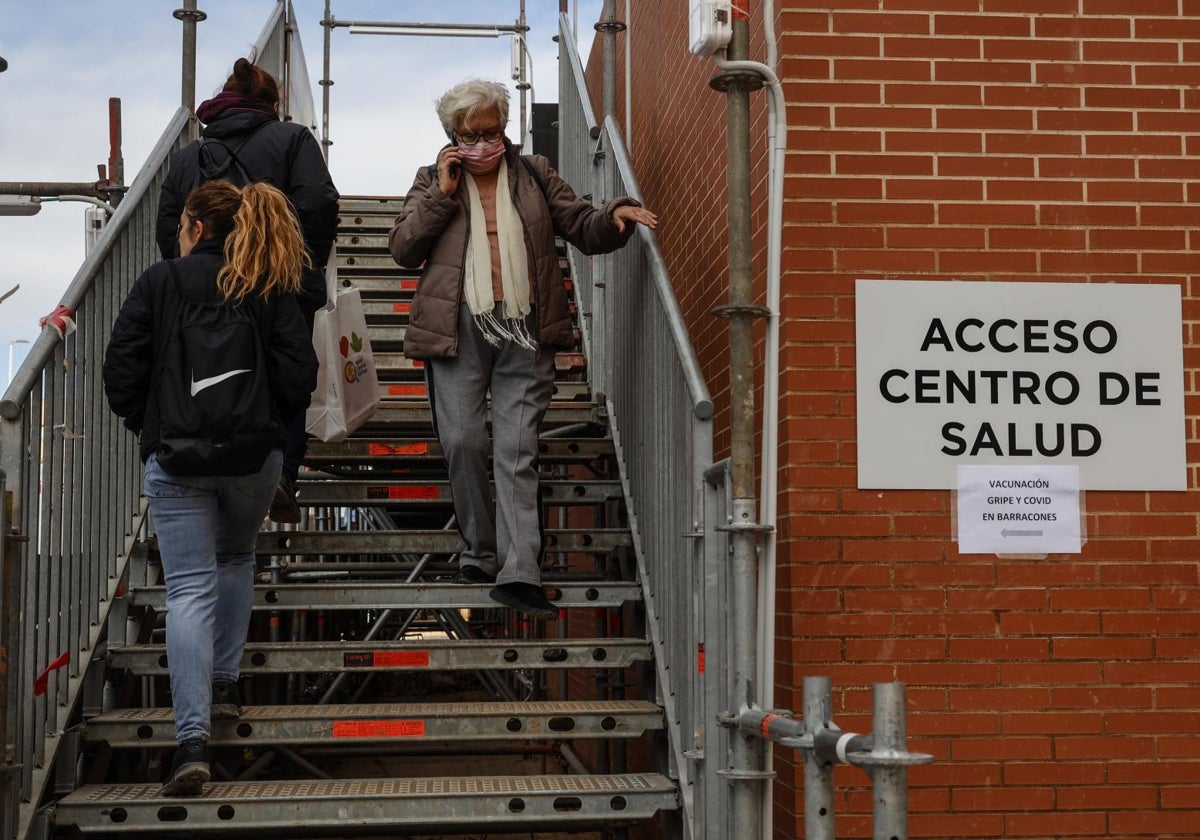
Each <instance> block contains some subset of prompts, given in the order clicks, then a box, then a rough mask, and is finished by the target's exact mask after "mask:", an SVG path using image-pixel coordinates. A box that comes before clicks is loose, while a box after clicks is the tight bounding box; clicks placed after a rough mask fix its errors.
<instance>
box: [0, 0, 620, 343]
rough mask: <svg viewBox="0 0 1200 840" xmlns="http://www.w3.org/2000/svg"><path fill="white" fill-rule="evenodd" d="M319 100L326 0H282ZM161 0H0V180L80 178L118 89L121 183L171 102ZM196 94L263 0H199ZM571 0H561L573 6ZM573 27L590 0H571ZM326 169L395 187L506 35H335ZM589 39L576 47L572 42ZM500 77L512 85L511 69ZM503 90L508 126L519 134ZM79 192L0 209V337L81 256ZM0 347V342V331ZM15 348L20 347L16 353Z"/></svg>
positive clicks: (174, 98) (372, 10) (420, 160)
mask: <svg viewBox="0 0 1200 840" xmlns="http://www.w3.org/2000/svg"><path fill="white" fill-rule="evenodd" d="M293 4H294V7H295V9H296V15H297V23H298V30H299V34H300V38H301V41H302V43H303V46H304V51H305V55H306V58H307V61H308V66H309V75H310V78H311V79H312V82H313V86H312V87H313V96H314V99H315V101H316V103H317V109H318V112H319V111H320V108H321V88H320V87H319V86H318V85H317V81H318V80H319V79H320V76H321V70H322V57H323V56H322V53H323V50H322V39H323V35H324V31H323V29H322V27H321V25H320V21H321V18H322V17H323V15H324V2H323V0H293ZM180 5H182V4H178V3H175V4H170V3H163V2H160V0H106V2H104V3H103V4H99V5H98V4H96V3H95V2H94V0H55V2H53V3H46V2H42V3H5V4H3V5H0V55H3V56H4V57H5V58H6V59H7V60H8V61H9V65H10V66H9V69H8V70H7V71H6V72H4V73H3V74H0V102H3V103H4V112H3V115H2V116H0V181H92V180H95V179H96V175H97V173H96V165H97V164H100V163H105V162H106V161H107V159H108V99H109V97H112V96H116V97H120V99H121V104H122V123H123V155H124V160H125V173H126V179H127V180H132V179H133V177H134V176H135V175H136V174H137V172H138V170H139V169H140V167H141V165H142V163H143V162H144V161H145V158H146V156H147V154H148V153H149V152H150V150H151V149H152V148H153V146H154V144H155V143H156V142H157V140H158V138H159V136H160V135H161V133H162V130H163V128H164V127H165V126H166V124H167V121H168V120H169V119H170V117H171V115H172V114H173V113H174V111H175V109H176V108H177V107H178V104H179V100H180V64H181V48H180V45H181V41H182V25H181V24H180V22H179V21H177V20H175V19H174V17H173V16H172V14H171V12H172V10H173V9H174V8H177V7H178V6H180ZM197 5H198V6H199V8H200V9H201V10H203V11H204V12H205V13H206V14H207V15H208V19H207V20H205V21H203V22H202V23H200V24H199V25H198V26H197V85H196V88H197V93H196V96H197V100H198V101H199V100H203V99H205V98H207V97H208V96H210V95H212V94H213V93H214V92H216V91H217V90H219V89H220V85H221V83H222V82H223V81H224V79H225V77H226V76H227V74H228V72H229V69H230V67H231V65H232V63H233V60H234V59H235V58H237V57H238V56H239V55H243V54H245V52H246V51H247V50H248V48H249V47H250V46H251V45H252V44H253V42H254V41H255V39H256V38H257V37H258V34H259V32H260V31H261V29H262V26H263V23H264V22H265V21H266V19H267V17H268V15H269V14H270V13H271V11H272V10H273V9H274V8H275V0H200V2H199V3H198V4H197ZM574 5H575V0H572V6H574ZM578 5H579V21H580V33H581V35H582V36H583V37H582V40H583V41H584V42H585V44H590V42H591V36H592V31H591V26H590V23H591V22H592V21H595V20H596V19H598V17H599V15H600V9H601V5H602V3H601V0H579V2H578ZM518 9H519V5H518V2H516V0H507V2H500V1H499V0H457V1H456V2H454V3H446V2H443V1H442V0H439V2H405V3H402V4H397V3H395V2H388V0H335V2H334V3H333V14H334V16H335V18H337V19H339V20H351V19H354V20H391V21H395V20H398V19H399V17H398V16H399V15H402V16H403V19H405V20H407V21H410V22H411V21H429V22H439V23H448V22H460V23H512V22H515V20H516V17H517V14H518ZM526 14H527V17H528V20H529V23H530V26H531V27H532V31H531V32H530V33H529V46H530V49H531V51H532V52H533V53H534V60H533V68H534V78H533V82H534V85H535V88H536V93H537V98H538V100H539V101H555V100H556V98H557V57H556V56H557V46H556V45H555V44H554V43H552V42H551V38H552V36H554V35H555V34H556V32H557V29H556V27H557V18H558V3H557V2H556V0H527V2H526ZM331 40H332V44H333V45H332V51H331V72H330V76H331V78H332V79H333V80H334V85H333V87H332V88H331V90H330V98H331V105H330V139H331V140H333V141H334V145H333V146H332V147H331V149H330V169H331V171H332V173H333V176H334V181H335V183H337V185H338V187H339V189H340V190H341V191H342V192H343V193H344V194H369V195H396V194H399V195H402V194H403V193H404V192H406V191H407V189H408V187H409V185H410V184H411V183H412V178H413V175H414V173H415V171H416V169H417V167H419V166H421V165H424V164H427V163H429V162H431V161H432V160H433V157H434V155H435V154H436V152H437V149H438V148H439V147H440V145H441V144H442V142H444V140H443V135H442V133H441V128H440V126H439V125H438V122H437V118H436V116H435V115H434V110H433V102H434V99H435V98H436V97H437V96H438V95H439V94H440V93H441V92H442V91H444V90H445V89H446V88H448V87H450V86H451V85H453V84H454V83H456V82H458V81H461V80H462V79H464V78H467V77H470V76H481V77H485V78H493V79H498V80H504V81H508V80H509V78H508V77H509V65H510V50H509V40H508V39H507V38H503V39H498V40H495V41H493V40H490V39H457V38H456V39H448V38H411V37H391V36H368V35H351V34H350V33H349V32H348V31H347V30H346V29H344V28H335V29H334V30H333V32H332V39H331ZM586 53H587V50H586V47H585V48H584V54H585V55H586ZM510 84H512V83H511V82H510ZM515 105H516V96H515V94H514V108H513V122H512V123H511V124H510V134H512V135H513V136H514V137H515V135H516V133H517V130H518V129H517V123H516V107H515ZM83 214H84V205H82V204H61V205H51V204H47V205H46V206H44V207H43V209H42V211H41V213H40V214H39V215H37V216H35V217H32V218H9V217H0V294H2V293H3V292H5V291H7V290H8V289H10V288H12V287H13V286H14V285H16V284H17V283H20V285H21V289H20V291H18V292H17V293H16V294H15V295H13V296H12V297H11V298H9V299H8V300H6V301H4V302H3V303H0V342H3V343H8V342H11V341H13V340H14V339H33V338H36V336H37V334H38V332H39V329H38V326H37V320H38V318H39V317H41V316H42V315H45V314H46V313H47V312H49V311H50V310H51V309H53V308H54V306H55V305H57V303H58V300H59V297H60V296H61V294H62V292H63V291H64V290H65V289H66V287H67V285H68V283H69V282H70V281H71V279H72V278H73V277H74V275H75V272H76V270H77V269H78V268H79V265H80V263H81V262H82V261H83V258H84V246H83ZM0 346H3V344H0ZM18 352H19V351H18Z"/></svg>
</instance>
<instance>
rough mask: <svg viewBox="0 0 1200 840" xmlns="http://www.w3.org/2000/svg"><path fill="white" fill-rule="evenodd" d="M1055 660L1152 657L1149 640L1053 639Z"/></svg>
mask: <svg viewBox="0 0 1200 840" xmlns="http://www.w3.org/2000/svg"><path fill="white" fill-rule="evenodd" d="M1053 645H1054V658H1055V659H1096V660H1104V659H1109V660H1112V659H1149V658H1150V657H1151V656H1153V650H1152V645H1151V642H1150V640H1149V639H1120V638H1112V637H1110V636H1106V637H1092V638H1058V639H1054V641H1053Z"/></svg>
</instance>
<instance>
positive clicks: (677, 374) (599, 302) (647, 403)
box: [559, 15, 733, 840]
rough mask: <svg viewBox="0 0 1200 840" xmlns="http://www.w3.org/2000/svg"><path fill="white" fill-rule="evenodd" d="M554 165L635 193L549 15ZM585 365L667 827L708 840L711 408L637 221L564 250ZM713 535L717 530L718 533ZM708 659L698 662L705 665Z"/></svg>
mask: <svg viewBox="0 0 1200 840" xmlns="http://www.w3.org/2000/svg"><path fill="white" fill-rule="evenodd" d="M559 68H560V82H559V172H560V174H561V175H562V176H563V177H564V178H565V179H566V180H567V181H568V183H570V184H571V185H572V187H573V188H574V190H575V191H576V193H578V194H580V195H583V196H586V197H589V198H590V199H591V200H592V202H593V204H596V205H600V204H602V203H603V202H604V201H606V200H609V199H612V198H615V197H617V196H623V195H629V196H633V197H635V198H639V199H640V198H641V195H640V190H639V188H638V184H637V180H636V178H635V177H634V174H633V167H632V164H631V162H630V159H629V155H628V153H627V152H626V150H625V147H624V144H623V143H622V141H621V137H620V131H619V128H618V126H617V125H616V123H615V122H614V121H612V120H611V119H610V120H608V121H606V122H605V124H604V125H602V126H598V125H597V124H596V122H595V119H594V113H593V111H592V108H591V103H590V100H589V99H588V95H587V86H586V83H585V80H584V71H583V66H582V64H581V62H580V61H579V56H578V54H577V52H576V50H575V46H574V40H573V38H572V36H571V28H570V24H569V23H568V22H567V19H566V16H565V15H563V16H560V18H559ZM571 267H572V280H573V282H574V285H575V290H576V294H577V296H578V300H579V306H580V312H581V314H582V316H583V317H582V318H581V329H582V332H583V338H584V347H585V350H586V351H587V354H588V374H589V377H590V378H591V380H592V384H593V388H594V390H595V391H596V392H597V393H598V394H601V395H602V396H603V399H604V400H605V406H606V408H607V415H608V420H609V427H610V431H611V433H612V437H613V443H614V446H615V448H616V452H617V463H618V467H619V469H620V475H621V483H622V485H623V487H624V490H625V499H626V509H627V512H628V515H629V520H630V528H631V531H632V533H633V541H634V553H635V556H636V559H637V573H638V578H639V583H640V584H641V586H642V589H643V592H644V593H645V597H644V598H643V599H642V605H643V608H644V610H645V613H646V621H645V624H646V629H647V635H648V636H649V639H650V642H651V645H652V646H653V649H654V654H655V665H656V673H657V678H658V685H659V687H658V692H657V699H658V701H659V702H660V703H661V704H662V705H663V707H664V711H665V715H664V717H665V719H666V722H667V732H668V740H669V743H670V749H669V751H668V753H667V755H666V756H665V760H666V762H667V764H668V765H669V772H670V774H671V775H672V776H673V777H675V778H677V779H678V781H679V791H680V799H681V803H682V806H683V808H682V814H681V815H680V816H679V817H678V818H679V819H680V820H681V821H682V822H681V824H678V825H674V826H672V827H671V828H669V829H664V834H666V835H667V836H685V837H693V838H701V837H703V838H706V840H709V838H712V839H713V840H715V838H717V837H726V836H733V835H730V834H722V833H721V830H722V828H723V827H724V826H723V824H722V822H721V820H720V819H718V818H717V815H719V814H720V813H721V811H722V803H723V802H724V801H726V798H725V796H724V793H723V791H724V789H725V788H726V787H728V786H727V785H725V784H724V783H723V782H722V780H721V779H720V778H719V776H718V775H717V771H718V770H719V769H721V768H723V767H724V766H725V765H724V759H723V756H722V755H720V753H721V744H724V743H727V742H728V737H727V734H726V731H725V730H724V729H723V728H722V727H720V726H718V724H717V715H718V713H719V712H720V711H721V710H722V708H723V707H724V706H725V705H726V704H727V700H726V698H725V696H724V694H725V687H724V677H723V676H722V675H723V674H724V673H725V670H726V665H725V662H724V660H725V657H726V653H725V643H724V638H723V633H722V627H724V626H725V623H726V607H727V605H726V602H725V600H724V599H723V598H721V597H720V591H721V590H720V574H719V569H720V565H721V563H722V558H721V557H719V556H717V554H716V552H717V551H718V550H719V546H720V540H719V539H718V538H711V537H710V535H712V534H713V533H714V532H713V531H712V523H710V522H709V521H708V518H709V517H710V516H711V515H712V514H711V513H710V511H709V508H711V509H712V510H713V511H716V510H718V508H717V507H716V506H713V505H711V504H709V501H708V496H709V495H710V494H709V493H708V491H707V489H706V488H707V487H708V485H707V484H706V482H705V472H706V470H709V469H710V466H711V464H712V416H713V404H712V399H711V397H710V396H709V391H708V387H707V385H706V384H705V381H704V377H703V374H702V373H701V369H700V365H699V362H698V361H697V358H696V354H695V351H694V350H693V349H692V346H691V341H690V339H689V337H688V332H687V328H686V325H685V323H684V320H683V315H682V311H681V309H680V307H679V304H678V301H677V299H676V297H675V292H674V288H673V286H672V283H671V278H670V275H669V272H668V270H667V266H666V262H665V260H664V259H663V256H662V253H661V251H660V250H659V248H658V240H657V238H656V237H655V235H654V233H653V232H652V231H650V230H647V229H646V228H644V227H641V226H639V230H638V232H637V234H636V235H635V236H634V237H633V238H631V239H630V241H629V242H628V243H627V244H626V246H625V247H624V248H622V249H620V250H618V251H615V252H613V253H611V254H606V255H604V256H597V257H588V256H586V255H584V254H581V253H579V252H578V251H575V250H572V252H571ZM718 536H719V535H718ZM706 662H707V663H711V664H707V665H706Z"/></svg>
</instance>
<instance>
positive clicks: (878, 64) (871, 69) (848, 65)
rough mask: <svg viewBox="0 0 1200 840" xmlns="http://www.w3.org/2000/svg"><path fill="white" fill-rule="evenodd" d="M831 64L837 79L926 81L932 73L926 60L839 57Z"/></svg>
mask: <svg viewBox="0 0 1200 840" xmlns="http://www.w3.org/2000/svg"><path fill="white" fill-rule="evenodd" d="M833 66H834V78H836V79H838V80H844V79H855V80H874V81H909V82H928V81H929V80H930V77H931V75H932V74H931V68H930V64H929V62H928V61H903V60H899V61H898V60H895V59H879V58H852V59H839V60H837V61H835V62H834V65H833Z"/></svg>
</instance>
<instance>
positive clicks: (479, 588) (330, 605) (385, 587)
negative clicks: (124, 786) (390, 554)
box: [129, 566, 642, 610]
mask: <svg viewBox="0 0 1200 840" xmlns="http://www.w3.org/2000/svg"><path fill="white" fill-rule="evenodd" d="M334 568H336V566H335V567H334ZM490 589H491V586H490V585H487V584H483V585H466V584H458V583H391V582H388V581H381V582H371V583H337V584H316V583H314V584H308V583H286V584H278V585H270V584H258V585H256V586H255V587H254V605H253V608H254V609H256V610H361V609H374V610H387V609H396V610H437V609H455V610H457V609H505V607H502V606H500V605H499V604H497V603H496V602H495V601H493V600H492V599H491V598H489V597H488V591H489V590H490ZM546 597H547V598H549V599H550V600H551V601H554V602H555V603H556V604H557V605H558V606H559V607H560V608H562V609H569V608H572V607H619V606H621V605H622V604H625V603H627V602H630V601H638V600H640V599H641V597H642V592H641V589H640V587H639V586H638V584H636V583H620V582H616V581H613V582H605V583H559V584H553V585H550V586H547V587H546ZM129 601H130V604H131V605H133V606H136V607H152V608H154V609H156V610H163V609H166V606H167V591H166V587H163V586H144V587H137V588H131V589H130V591H129Z"/></svg>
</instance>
